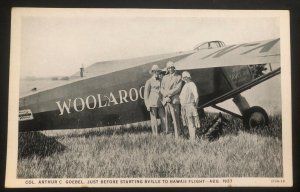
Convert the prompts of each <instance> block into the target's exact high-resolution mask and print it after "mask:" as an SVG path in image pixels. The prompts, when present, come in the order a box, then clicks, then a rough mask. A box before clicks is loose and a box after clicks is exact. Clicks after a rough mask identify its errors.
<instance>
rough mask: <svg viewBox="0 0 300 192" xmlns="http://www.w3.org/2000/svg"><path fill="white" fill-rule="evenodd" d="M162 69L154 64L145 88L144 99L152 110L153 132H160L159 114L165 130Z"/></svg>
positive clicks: (148, 108) (162, 127)
mask: <svg viewBox="0 0 300 192" xmlns="http://www.w3.org/2000/svg"><path fill="white" fill-rule="evenodd" d="M160 73H161V69H159V67H158V66H157V65H153V66H152V68H151V70H150V74H151V75H152V77H151V78H150V79H148V80H147V81H146V84H145V90H144V101H145V105H146V107H147V110H148V111H150V120H151V128H152V133H153V134H154V135H157V134H158V123H157V115H158V116H159V118H160V121H161V129H162V130H165V111H164V108H163V105H162V95H161V92H160V88H161V78H160Z"/></svg>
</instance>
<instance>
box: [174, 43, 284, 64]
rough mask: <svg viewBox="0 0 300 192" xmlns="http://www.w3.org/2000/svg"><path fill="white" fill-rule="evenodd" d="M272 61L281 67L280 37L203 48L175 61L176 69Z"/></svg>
mask: <svg viewBox="0 0 300 192" xmlns="http://www.w3.org/2000/svg"><path fill="white" fill-rule="evenodd" d="M266 63H271V64H272V65H275V67H274V68H278V67H280V38H277V39H272V40H266V41H257V42H251V43H243V44H237V45H228V46H224V47H218V48H213V49H201V50H198V51H195V53H193V54H191V55H189V56H188V57H186V58H183V59H181V60H179V61H177V62H176V63H175V66H176V69H178V70H188V69H197V68H199V69H200V68H211V67H224V66H235V65H256V64H266Z"/></svg>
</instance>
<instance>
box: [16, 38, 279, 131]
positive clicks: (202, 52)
mask: <svg viewBox="0 0 300 192" xmlns="http://www.w3.org/2000/svg"><path fill="white" fill-rule="evenodd" d="M168 61H173V62H174V63H175V67H176V70H177V71H178V72H179V73H181V72H182V71H184V70H187V71H189V72H190V73H191V76H192V78H193V81H194V82H195V83H196V85H197V88H198V92H199V96H200V98H199V99H200V101H199V105H198V108H199V109H203V108H206V107H209V106H210V107H214V108H216V109H218V110H221V111H223V112H226V113H229V114H231V115H233V116H235V117H238V118H241V119H242V120H243V122H244V126H245V127H246V128H252V127H258V126H262V127H263V126H265V125H267V124H268V115H267V113H266V111H265V110H264V109H263V108H261V107H259V106H252V107H250V106H249V104H248V102H247V101H246V99H245V98H244V97H243V96H241V93H242V92H243V91H245V90H247V89H250V88H251V87H253V86H255V85H257V84H259V83H261V82H263V81H266V80H267V79H270V78H272V77H274V76H275V75H278V74H280V39H279V38H277V39H272V40H266V41H259V42H251V43H243V44H237V45H225V43H223V42H222V41H210V42H205V43H202V44H199V45H197V46H196V47H195V48H194V49H193V50H190V51H184V52H176V53H170V54H163V55H154V56H147V57H140V58H133V59H124V60H115V61H105V62H98V63H95V64H93V65H91V66H89V67H86V68H85V69H83V68H81V71H79V72H78V73H76V74H74V75H72V76H70V79H69V80H68V81H65V83H62V84H57V85H55V86H53V87H50V88H44V89H39V88H36V87H35V88H33V89H32V88H30V89H29V90H28V92H27V93H22V94H21V95H20V99H19V131H39V130H52V129H75V128H91V127H101V126H108V125H120V124H127V123H134V122H140V121H145V120H148V119H149V112H147V110H146V107H145V105H144V100H143V90H144V84H145V82H146V80H147V79H149V78H150V74H149V70H150V68H151V66H152V65H154V64H156V65H158V66H159V67H160V68H165V66H166V63H167V62H168ZM229 99H233V102H234V103H235V105H236V106H237V107H238V109H239V111H240V114H237V113H233V112H231V111H229V110H228V109H224V108H221V107H219V106H217V104H218V103H221V102H223V101H225V100H229Z"/></svg>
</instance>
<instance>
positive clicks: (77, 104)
mask: <svg viewBox="0 0 300 192" xmlns="http://www.w3.org/2000/svg"><path fill="white" fill-rule="evenodd" d="M143 89H144V86H142V87H140V88H139V90H138V89H136V88H131V89H129V91H126V90H119V91H118V95H117V97H115V95H114V94H113V92H110V93H109V96H107V95H104V94H100V93H98V94H96V95H89V96H87V97H85V98H82V97H76V98H75V99H74V100H72V99H68V100H67V101H56V102H55V103H56V105H57V107H58V110H59V115H63V114H64V113H65V111H66V112H67V113H68V114H70V113H71V112H72V110H73V111H75V112H82V111H83V110H84V109H85V108H87V109H91V110H93V109H96V108H103V107H109V106H113V105H118V104H122V103H128V102H134V101H137V100H138V99H139V98H141V99H144V95H143V92H144V91H143ZM97 103H98V104H97Z"/></svg>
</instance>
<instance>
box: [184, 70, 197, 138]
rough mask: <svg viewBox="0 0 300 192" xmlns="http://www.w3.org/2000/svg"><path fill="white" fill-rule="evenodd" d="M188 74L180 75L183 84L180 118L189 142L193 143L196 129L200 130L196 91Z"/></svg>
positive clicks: (185, 72)
mask: <svg viewBox="0 0 300 192" xmlns="http://www.w3.org/2000/svg"><path fill="white" fill-rule="evenodd" d="M191 79H192V78H191V75H190V73H189V72H187V71H184V72H183V73H182V80H183V81H184V82H185V85H184V86H183V88H182V90H181V93H180V95H179V99H180V103H181V117H182V122H183V125H184V126H187V127H188V129H189V135H190V140H191V141H194V140H195V137H196V128H200V121H199V115H198V112H197V105H198V101H199V96H198V91H197V87H196V85H195V83H194V82H193V81H192V80H191Z"/></svg>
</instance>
